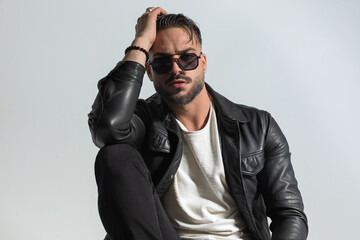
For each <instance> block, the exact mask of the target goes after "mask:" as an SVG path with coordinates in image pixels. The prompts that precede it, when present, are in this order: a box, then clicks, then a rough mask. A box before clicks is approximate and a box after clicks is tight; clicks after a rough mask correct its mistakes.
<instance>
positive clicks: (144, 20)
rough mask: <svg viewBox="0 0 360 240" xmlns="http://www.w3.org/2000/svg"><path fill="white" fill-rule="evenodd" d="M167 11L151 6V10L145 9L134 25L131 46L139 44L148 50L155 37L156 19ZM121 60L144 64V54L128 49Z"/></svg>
mask: <svg viewBox="0 0 360 240" xmlns="http://www.w3.org/2000/svg"><path fill="white" fill-rule="evenodd" d="M166 14H167V11H165V10H164V9H162V8H160V7H156V8H152V11H146V12H145V13H144V14H143V15H141V16H140V17H139V18H138V20H137V24H136V26H135V32H136V33H135V39H134V41H133V42H132V44H131V45H132V46H139V47H142V48H144V49H145V50H146V51H149V50H150V48H151V47H152V45H153V43H154V41H155V38H156V20H157V19H158V18H159V17H160V16H162V15H166ZM123 61H135V62H138V63H140V64H142V65H143V66H145V61H146V56H145V54H144V53H143V52H141V51H138V50H131V51H129V52H128V53H127V54H126V55H125V57H124V59H123Z"/></svg>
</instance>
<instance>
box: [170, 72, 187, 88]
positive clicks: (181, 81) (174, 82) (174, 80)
mask: <svg viewBox="0 0 360 240" xmlns="http://www.w3.org/2000/svg"><path fill="white" fill-rule="evenodd" d="M190 82H191V78H190V77H188V76H185V75H177V76H171V77H170V78H169V79H168V80H167V81H166V84H167V85H169V86H180V85H181V86H183V85H185V84H187V83H190Z"/></svg>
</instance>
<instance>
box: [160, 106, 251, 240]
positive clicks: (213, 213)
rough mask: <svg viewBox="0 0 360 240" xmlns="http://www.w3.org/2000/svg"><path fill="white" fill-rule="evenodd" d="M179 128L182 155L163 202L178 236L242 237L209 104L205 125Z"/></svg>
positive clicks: (243, 231)
mask: <svg viewBox="0 0 360 240" xmlns="http://www.w3.org/2000/svg"><path fill="white" fill-rule="evenodd" d="M178 124H179V126H180V128H181V130H182V138H183V155H182V159H181V163H180V167H179V169H178V171H177V173H176V175H175V177H174V181H173V184H172V185H171V186H170V188H169V190H168V191H167V193H166V194H165V195H164V196H163V198H162V203H163V206H164V208H165V210H166V212H167V214H168V216H169V218H170V220H171V221H172V223H173V225H174V227H175V229H176V231H177V232H178V234H179V235H180V237H181V239H185V240H187V239H201V240H205V239H206V240H220V239H226V240H228V239H232V240H235V239H238V240H239V239H246V240H250V239H251V238H250V235H249V234H248V232H247V228H246V225H245V223H244V222H243V220H242V219H241V218H240V216H239V214H238V209H237V207H236V205H235V202H234V200H233V199H232V197H231V195H230V193H229V189H228V186H227V184H226V180H225V171H224V166H223V161H222V155H221V147H220V139H219V134H218V129H217V122H216V114H215V111H214V109H213V106H212V105H211V107H210V114H209V119H208V122H207V123H206V126H205V127H204V128H203V129H201V130H199V131H188V130H187V129H186V128H185V126H184V125H183V124H182V123H181V122H180V121H178Z"/></svg>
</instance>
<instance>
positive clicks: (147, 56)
mask: <svg viewBox="0 0 360 240" xmlns="http://www.w3.org/2000/svg"><path fill="white" fill-rule="evenodd" d="M130 50H139V51H142V52H143V53H145V56H146V62H148V61H149V53H148V51H146V50H145V49H143V48H142V47H139V46H129V47H128V48H126V49H125V54H126V53H127V52H129V51H130Z"/></svg>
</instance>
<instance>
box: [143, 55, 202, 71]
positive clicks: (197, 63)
mask: <svg viewBox="0 0 360 240" xmlns="http://www.w3.org/2000/svg"><path fill="white" fill-rule="evenodd" d="M185 54H187V55H194V56H196V58H194V61H196V66H195V67H194V68H190V69H184V67H183V66H181V64H180V63H179V59H180V58H181V56H182V55H185ZM202 54H203V53H202V52H200V55H199V56H198V55H196V53H182V54H171V55H166V56H162V57H158V58H168V59H170V60H171V64H173V62H174V61H175V62H176V64H177V65H178V67H179V68H180V69H181V70H183V71H191V70H194V69H196V68H197V67H198V66H199V59H200V58H201V55H202ZM176 55H180V56H179V57H178V58H173V56H176ZM156 59H157V58H155V59H154V60H156ZM154 60H152V61H151V62H150V61H149V65H150V66H151V67H152V69H153V70H154V72H156V73H157V74H166V73H169V72H171V68H169V71H168V72H164V73H159V72H158V71H156V70H155V69H154V67H153V62H154Z"/></svg>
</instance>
